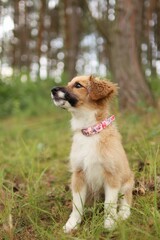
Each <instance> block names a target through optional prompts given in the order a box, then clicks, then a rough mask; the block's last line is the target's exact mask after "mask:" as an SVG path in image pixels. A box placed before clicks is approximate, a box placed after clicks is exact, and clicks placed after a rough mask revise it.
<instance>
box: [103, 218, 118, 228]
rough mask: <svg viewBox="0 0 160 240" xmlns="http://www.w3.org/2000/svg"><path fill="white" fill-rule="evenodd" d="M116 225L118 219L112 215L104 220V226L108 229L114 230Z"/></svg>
mask: <svg viewBox="0 0 160 240" xmlns="http://www.w3.org/2000/svg"><path fill="white" fill-rule="evenodd" d="M115 226H116V220H115V219H114V218H112V217H107V218H106V219H105V220H104V228H105V229H107V230H113V229H114V228H115Z"/></svg>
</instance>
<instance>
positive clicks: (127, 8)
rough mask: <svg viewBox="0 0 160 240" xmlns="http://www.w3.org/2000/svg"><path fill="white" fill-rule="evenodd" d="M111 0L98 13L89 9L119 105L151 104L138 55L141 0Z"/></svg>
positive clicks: (126, 106)
mask: <svg viewBox="0 0 160 240" xmlns="http://www.w3.org/2000/svg"><path fill="white" fill-rule="evenodd" d="M153 1H154V0H153ZM113 2H114V1H105V2H103V3H105V4H104V6H103V8H102V10H101V11H100V14H99V16H98V17H97V16H94V15H93V14H92V12H91V15H92V17H94V20H95V22H96V25H97V27H98V29H99V31H100V32H101V34H102V35H103V37H104V38H105V39H106V48H107V53H108V58H109V64H110V69H111V72H112V74H113V79H114V81H116V82H118V84H119V86H120V90H119V93H120V106H121V107H122V108H134V107H135V106H136V105H137V103H138V102H139V101H141V100H145V101H146V102H147V103H148V104H151V105H153V104H154V99H153V96H152V92H151V90H150V88H149V85H148V83H147V81H146V78H145V75H144V72H143V69H142V64H141V59H140V55H141V54H140V48H141V43H142V38H141V36H142V27H141V20H142V8H143V1H139V0H117V1H116V4H113ZM101 7H102V6H101Z"/></svg>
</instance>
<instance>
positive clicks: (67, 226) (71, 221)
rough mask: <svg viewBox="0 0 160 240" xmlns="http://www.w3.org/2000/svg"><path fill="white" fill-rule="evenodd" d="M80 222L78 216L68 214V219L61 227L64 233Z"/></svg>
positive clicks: (74, 227)
mask: <svg viewBox="0 0 160 240" xmlns="http://www.w3.org/2000/svg"><path fill="white" fill-rule="evenodd" d="M79 223H81V218H80V217H74V216H72V215H71V216H70V218H69V219H68V221H67V222H66V224H65V225H64V227H63V230H64V232H65V233H70V232H71V231H72V230H75V229H77V227H78V226H77V225H78V224H79Z"/></svg>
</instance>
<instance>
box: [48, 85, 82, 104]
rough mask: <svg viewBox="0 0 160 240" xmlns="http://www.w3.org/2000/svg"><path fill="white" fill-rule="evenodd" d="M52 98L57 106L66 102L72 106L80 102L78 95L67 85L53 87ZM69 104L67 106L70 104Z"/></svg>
mask: <svg viewBox="0 0 160 240" xmlns="http://www.w3.org/2000/svg"><path fill="white" fill-rule="evenodd" d="M51 98H52V99H53V101H54V103H55V104H56V105H57V106H64V105H66V104H65V103H68V104H69V105H70V106H72V107H75V106H76V104H77V102H78V99H77V98H76V96H75V95H74V94H73V93H71V92H70V91H68V89H67V88H65V87H54V88H52V90H51ZM68 104H67V105H66V107H68V106H69V105H68Z"/></svg>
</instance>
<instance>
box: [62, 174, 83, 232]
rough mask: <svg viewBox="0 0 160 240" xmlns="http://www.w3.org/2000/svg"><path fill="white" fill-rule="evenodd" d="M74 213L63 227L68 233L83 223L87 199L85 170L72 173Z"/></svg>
mask: <svg viewBox="0 0 160 240" xmlns="http://www.w3.org/2000/svg"><path fill="white" fill-rule="evenodd" d="M71 188H72V197H73V202H72V205H73V206H72V213H71V215H70V217H69V219H68V221H67V223H66V225H65V226H64V227H63V229H64V231H65V232H66V233H68V232H71V231H72V230H74V229H76V228H77V225H78V224H79V223H81V220H82V214H83V207H84V203H85V200H86V192H87V186H86V183H85V177H84V173H83V171H77V172H74V173H73V174H72V184H71Z"/></svg>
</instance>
